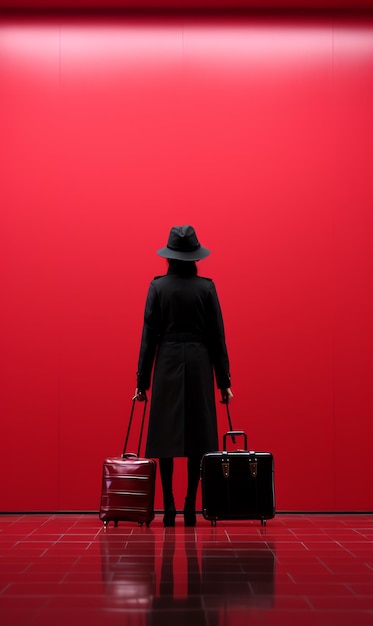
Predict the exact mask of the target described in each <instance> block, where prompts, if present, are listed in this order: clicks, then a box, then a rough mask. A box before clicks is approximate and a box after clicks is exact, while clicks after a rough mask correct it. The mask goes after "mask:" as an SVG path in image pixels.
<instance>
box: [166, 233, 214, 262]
mask: <svg viewBox="0 0 373 626" xmlns="http://www.w3.org/2000/svg"><path fill="white" fill-rule="evenodd" d="M157 254H159V256H163V257H165V258H166V259H179V261H199V260H200V259H204V258H205V257H206V256H208V255H209V254H210V250H208V249H207V248H204V247H203V246H201V244H200V243H199V241H198V239H197V235H196V232H195V230H194V228H193V226H188V225H187V224H186V225H184V226H173V227H172V228H171V230H170V234H169V237H168V242H167V246H166V247H165V248H160V250H157Z"/></svg>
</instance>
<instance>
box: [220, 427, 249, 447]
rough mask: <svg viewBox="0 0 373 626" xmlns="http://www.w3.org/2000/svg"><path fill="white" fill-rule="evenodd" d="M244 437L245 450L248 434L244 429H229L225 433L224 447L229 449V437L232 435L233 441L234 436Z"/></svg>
mask: <svg viewBox="0 0 373 626" xmlns="http://www.w3.org/2000/svg"><path fill="white" fill-rule="evenodd" d="M239 436H240V437H243V438H244V442H245V450H247V449H248V448H247V435H246V433H245V431H243V430H229V431H228V432H227V433H225V435H224V436H223V449H224V450H226V449H227V437H232V441H233V437H239Z"/></svg>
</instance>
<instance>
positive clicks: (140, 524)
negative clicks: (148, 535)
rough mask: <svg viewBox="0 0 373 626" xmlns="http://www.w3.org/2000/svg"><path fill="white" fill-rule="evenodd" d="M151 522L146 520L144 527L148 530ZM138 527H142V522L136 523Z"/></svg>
mask: <svg viewBox="0 0 373 626" xmlns="http://www.w3.org/2000/svg"><path fill="white" fill-rule="evenodd" d="M150 522H151V520H146V522H145V524H146V527H147V528H149V526H150ZM137 523H138V525H139V526H142V525H143V523H144V522H137Z"/></svg>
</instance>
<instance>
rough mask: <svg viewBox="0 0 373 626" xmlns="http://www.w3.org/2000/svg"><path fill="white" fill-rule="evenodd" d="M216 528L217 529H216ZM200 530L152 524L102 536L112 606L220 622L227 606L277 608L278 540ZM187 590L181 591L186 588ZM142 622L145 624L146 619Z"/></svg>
mask: <svg viewBox="0 0 373 626" xmlns="http://www.w3.org/2000/svg"><path fill="white" fill-rule="evenodd" d="M211 533H214V529H211ZM208 538H209V536H206V537H204V538H203V540H200V541H199V542H196V537H195V533H194V532H193V531H192V532H191V533H190V534H189V533H185V534H184V536H183V535H182V534H176V533H175V529H173V528H170V529H167V530H166V531H165V532H164V535H163V537H162V536H160V535H159V534H158V535H155V534H154V533H153V531H152V530H151V529H141V530H139V531H137V532H136V534H135V533H134V534H130V535H128V536H123V535H121V536H119V535H118V536H116V534H115V531H114V532H113V533H102V534H101V535H100V545H101V557H102V577H103V582H104V583H105V597H106V604H107V607H110V608H115V609H117V610H123V611H124V612H127V611H130V612H132V611H135V612H136V613H137V614H138V618H139V620H140V616H141V615H142V619H141V620H140V621H141V623H144V620H145V622H146V624H148V625H149V626H158V625H159V626H161V625H162V626H164V623H165V615H166V614H167V621H168V622H169V619H170V615H171V614H173V613H175V620H176V619H177V622H178V624H179V626H182V625H183V624H184V623H185V624H188V625H189V624H190V623H191V622H192V621H193V625H194V626H200V625H201V626H205V625H207V624H208V626H218V624H219V623H220V617H221V613H222V611H223V612H224V611H226V610H227V609H230V608H232V609H235V610H237V609H242V610H244V611H245V610H248V609H250V608H271V607H272V606H273V603H274V594H275V545H274V544H271V543H270V542H263V543H262V544H261V543H259V542H258V543H254V544H252V545H251V547H250V543H248V544H246V545H245V546H244V547H243V546H242V544H237V548H235V547H234V546H235V544H234V543H229V542H227V541H226V539H225V540H224V541H222V542H219V541H218V540H216V538H213V537H211V539H213V540H210V541H209V540H208ZM181 589H182V590H183V591H182V592H180V590H181ZM140 621H139V623H140Z"/></svg>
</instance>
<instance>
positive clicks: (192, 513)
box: [184, 456, 201, 526]
mask: <svg viewBox="0 0 373 626" xmlns="http://www.w3.org/2000/svg"><path fill="white" fill-rule="evenodd" d="M200 464H201V459H200V457H199V456H190V457H188V489H187V494H186V498H185V504H184V523H185V526H195V525H196V498H197V491H198V485H199V477H200Z"/></svg>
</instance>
